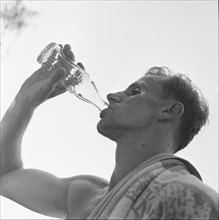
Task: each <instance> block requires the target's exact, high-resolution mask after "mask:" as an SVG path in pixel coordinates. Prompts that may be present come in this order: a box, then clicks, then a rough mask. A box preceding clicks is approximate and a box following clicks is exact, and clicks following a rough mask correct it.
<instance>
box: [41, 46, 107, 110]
mask: <svg viewBox="0 0 219 220" xmlns="http://www.w3.org/2000/svg"><path fill="white" fill-rule="evenodd" d="M37 61H38V63H39V64H41V65H42V66H43V67H45V68H46V69H47V70H49V71H52V70H54V69H55V68H57V67H60V66H62V67H64V68H65V69H66V72H67V74H66V76H65V78H64V79H63V80H61V84H62V85H63V86H64V87H65V88H66V89H67V90H68V91H69V92H70V93H72V94H74V95H75V96H76V97H77V98H79V99H81V100H83V101H85V102H87V103H90V104H92V105H94V106H95V107H97V108H98V109H99V110H100V111H102V110H103V109H105V108H107V107H108V104H107V103H106V102H105V101H104V100H103V99H102V97H101V96H100V94H99V92H98V90H97V87H96V85H95V83H94V81H93V80H92V79H91V78H90V76H89V74H88V73H87V72H86V71H85V70H84V69H82V68H81V67H80V66H78V65H77V64H76V63H75V62H73V61H72V60H70V59H69V58H68V57H66V56H65V55H64V53H63V50H62V48H61V47H60V46H59V45H58V44H56V43H50V44H49V45H48V46H47V47H46V48H45V49H44V50H43V51H42V52H41V53H40V55H39V56H38V58H37Z"/></svg>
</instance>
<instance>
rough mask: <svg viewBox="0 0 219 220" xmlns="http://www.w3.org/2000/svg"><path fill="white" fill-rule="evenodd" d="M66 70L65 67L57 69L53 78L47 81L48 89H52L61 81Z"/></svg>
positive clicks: (52, 75)
mask: <svg viewBox="0 0 219 220" xmlns="http://www.w3.org/2000/svg"><path fill="white" fill-rule="evenodd" d="M65 72H66V71H65V69H64V68H63V67H61V68H58V69H56V70H55V71H54V72H53V73H52V74H51V76H50V77H49V78H48V79H47V86H48V88H52V87H54V86H55V85H56V83H57V82H58V81H60V80H61V79H62V78H63V77H64V75H65Z"/></svg>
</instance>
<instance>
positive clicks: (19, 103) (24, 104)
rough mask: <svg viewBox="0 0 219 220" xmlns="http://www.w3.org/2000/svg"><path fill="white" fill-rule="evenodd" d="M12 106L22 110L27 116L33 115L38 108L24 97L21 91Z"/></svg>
mask: <svg viewBox="0 0 219 220" xmlns="http://www.w3.org/2000/svg"><path fill="white" fill-rule="evenodd" d="M11 107H12V108H13V109H17V110H18V111H21V112H22V113H23V114H24V115H26V116H32V114H33V112H34V111H35V109H36V107H34V106H33V105H32V104H31V102H30V101H29V100H28V99H26V98H24V97H23V96H21V95H20V94H19V93H18V94H17V95H16V97H15V99H14V101H13V103H12V104H11Z"/></svg>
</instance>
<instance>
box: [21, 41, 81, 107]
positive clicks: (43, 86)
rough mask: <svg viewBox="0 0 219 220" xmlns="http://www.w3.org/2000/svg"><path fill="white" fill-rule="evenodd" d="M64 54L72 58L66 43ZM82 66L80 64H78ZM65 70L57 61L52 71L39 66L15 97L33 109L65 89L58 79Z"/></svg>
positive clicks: (63, 74)
mask: <svg viewBox="0 0 219 220" xmlns="http://www.w3.org/2000/svg"><path fill="white" fill-rule="evenodd" d="M63 52H64V54H65V56H67V57H68V58H69V59H71V60H74V54H73V53H72V51H71V47H70V45H68V44H66V45H65V46H64V48H63ZM79 65H80V66H81V67H82V68H83V66H82V64H79ZM65 74H66V70H65V68H63V67H61V65H60V64H59V63H57V65H56V68H55V69H54V70H53V71H48V70H47V69H46V68H44V67H41V68H40V69H38V70H37V71H35V72H34V73H33V74H32V75H31V76H30V77H29V78H28V79H27V80H26V81H25V82H24V84H23V85H22V86H21V89H20V91H19V93H18V95H17V98H19V99H22V100H23V101H25V103H26V104H28V105H30V107H31V108H33V109H35V108H36V107H37V106H39V105H40V104H41V103H43V102H44V101H46V100H47V99H49V98H52V97H55V96H57V95H60V94H62V93H64V92H65V91H66V88H65V87H64V86H62V85H61V84H60V83H59V81H60V80H61V79H62V78H63V77H64V76H65Z"/></svg>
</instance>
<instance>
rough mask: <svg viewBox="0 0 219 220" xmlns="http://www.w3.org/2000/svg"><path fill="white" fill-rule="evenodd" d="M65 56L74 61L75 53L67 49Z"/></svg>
mask: <svg viewBox="0 0 219 220" xmlns="http://www.w3.org/2000/svg"><path fill="white" fill-rule="evenodd" d="M66 56H67V57H68V58H69V59H70V60H73V61H75V55H74V54H73V52H72V51H71V50H68V51H67V52H66Z"/></svg>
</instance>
